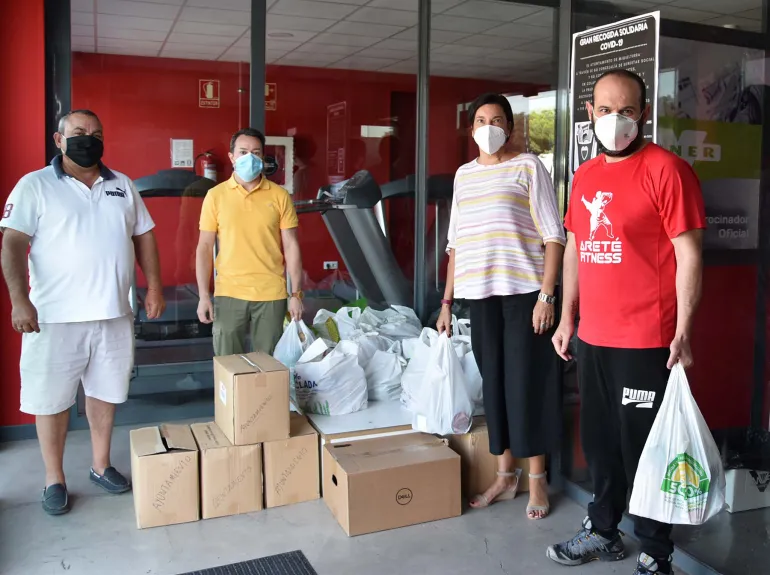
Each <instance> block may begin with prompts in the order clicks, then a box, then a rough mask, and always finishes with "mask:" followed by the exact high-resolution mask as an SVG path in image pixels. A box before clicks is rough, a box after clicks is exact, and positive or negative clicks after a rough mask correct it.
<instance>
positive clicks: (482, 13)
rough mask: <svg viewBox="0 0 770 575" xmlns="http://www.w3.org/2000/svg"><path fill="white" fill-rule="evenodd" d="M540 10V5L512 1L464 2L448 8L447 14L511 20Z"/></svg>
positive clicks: (504, 20) (496, 20) (498, 20)
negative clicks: (534, 5)
mask: <svg viewBox="0 0 770 575" xmlns="http://www.w3.org/2000/svg"><path fill="white" fill-rule="evenodd" d="M538 10H540V8H538V7H533V6H527V5H524V4H513V3H511V2H463V3H462V4H460V5H459V6H457V7H455V8H452V9H451V10H447V11H446V12H445V14H448V15H451V16H462V17H466V18H483V19H485V20H493V21H495V22H506V21H508V22H510V21H511V20H515V19H516V18H523V17H524V16H529V15H530V14H534V13H535V12H537V11H538Z"/></svg>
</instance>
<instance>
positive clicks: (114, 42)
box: [97, 38, 163, 53]
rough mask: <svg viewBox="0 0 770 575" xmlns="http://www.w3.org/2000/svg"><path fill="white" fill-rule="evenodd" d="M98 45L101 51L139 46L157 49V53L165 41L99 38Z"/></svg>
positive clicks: (138, 47) (140, 47)
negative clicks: (103, 49)
mask: <svg viewBox="0 0 770 575" xmlns="http://www.w3.org/2000/svg"><path fill="white" fill-rule="evenodd" d="M97 46H98V48H99V51H101V49H102V48H103V47H104V48H122V49H125V50H128V49H131V48H137V49H142V50H145V49H146V50H155V52H156V53H157V52H158V50H160V48H161V46H163V42H150V41H147V40H125V39H118V38H98V39H97Z"/></svg>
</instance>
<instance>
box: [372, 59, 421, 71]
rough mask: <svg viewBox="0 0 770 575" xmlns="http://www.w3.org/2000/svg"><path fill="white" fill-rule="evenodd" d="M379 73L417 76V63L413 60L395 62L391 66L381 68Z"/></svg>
mask: <svg viewBox="0 0 770 575" xmlns="http://www.w3.org/2000/svg"><path fill="white" fill-rule="evenodd" d="M380 71H381V72H389V73H391V74H417V62H416V61H414V60H405V61H403V62H396V63H395V64H393V65H392V66H386V67H385V68H382V70H380Z"/></svg>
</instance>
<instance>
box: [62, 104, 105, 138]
mask: <svg viewBox="0 0 770 575" xmlns="http://www.w3.org/2000/svg"><path fill="white" fill-rule="evenodd" d="M75 114H80V115H82V116H88V117H89V118H96V119H97V120H98V121H99V123H100V124H101V123H102V121H101V120H99V116H97V115H96V113H94V112H92V111H91V110H85V109H81V110H70V111H69V112H67V113H66V114H63V115H62V116H61V117H60V118H59V126H58V129H59V133H60V134H63V133H64V126H65V124H66V123H67V120H69V118H70V116H74V115H75Z"/></svg>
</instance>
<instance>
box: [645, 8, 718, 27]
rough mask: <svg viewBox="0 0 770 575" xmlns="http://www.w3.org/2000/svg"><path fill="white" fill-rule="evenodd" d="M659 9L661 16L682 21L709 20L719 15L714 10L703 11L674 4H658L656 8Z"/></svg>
mask: <svg viewBox="0 0 770 575" xmlns="http://www.w3.org/2000/svg"><path fill="white" fill-rule="evenodd" d="M656 10H660V15H661V17H663V18H667V19H669V20H682V21H684V22H696V23H698V22H703V21H704V20H711V19H713V18H716V17H717V16H719V14H715V13H714V12H703V11H702V10H690V9H685V8H677V7H676V6H660V7H659V8H656Z"/></svg>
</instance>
